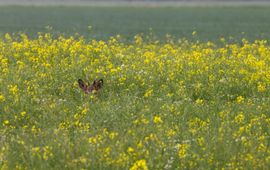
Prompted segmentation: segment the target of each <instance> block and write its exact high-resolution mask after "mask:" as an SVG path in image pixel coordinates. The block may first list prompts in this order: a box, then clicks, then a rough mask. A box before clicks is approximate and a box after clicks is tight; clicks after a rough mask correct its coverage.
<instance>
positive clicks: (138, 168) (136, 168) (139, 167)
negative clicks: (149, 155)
mask: <svg viewBox="0 0 270 170" xmlns="http://www.w3.org/2000/svg"><path fill="white" fill-rule="evenodd" d="M130 170H148V167H147V164H146V161H145V160H144V159H141V160H138V161H136V162H135V163H134V164H133V165H132V167H131V168H130Z"/></svg>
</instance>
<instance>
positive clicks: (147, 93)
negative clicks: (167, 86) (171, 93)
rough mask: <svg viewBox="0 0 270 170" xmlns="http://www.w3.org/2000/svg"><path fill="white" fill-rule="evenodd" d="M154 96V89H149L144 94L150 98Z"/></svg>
mask: <svg viewBox="0 0 270 170" xmlns="http://www.w3.org/2000/svg"><path fill="white" fill-rule="evenodd" d="M152 94H153V89H148V90H147V91H146V92H145V93H144V97H150V96H152Z"/></svg>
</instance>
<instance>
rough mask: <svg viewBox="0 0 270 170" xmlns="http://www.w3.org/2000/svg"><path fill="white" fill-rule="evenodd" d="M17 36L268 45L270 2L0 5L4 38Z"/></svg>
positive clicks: (19, 1)
mask: <svg viewBox="0 0 270 170" xmlns="http://www.w3.org/2000/svg"><path fill="white" fill-rule="evenodd" d="M19 32H23V33H26V34H27V35H29V36H30V37H33V38H34V37H35V36H37V33H38V32H51V33H53V34H54V35H56V36H57V35H60V34H63V35H65V36H71V35H75V34H79V35H82V36H84V37H86V38H87V39H93V38H94V39H104V40H106V39H108V38H109V37H110V36H116V35H118V34H119V35H121V36H122V37H123V38H124V39H126V40H132V39H133V37H134V35H136V34H144V35H149V34H151V35H152V36H154V37H156V38H158V39H160V40H164V39H165V37H166V35H168V34H169V35H171V36H172V37H174V38H176V39H178V38H187V39H191V40H192V39H196V40H200V41H218V40H219V39H220V38H221V37H226V38H229V39H232V40H234V41H241V39H242V38H247V39H250V40H255V39H269V38H270V0H237V1H235V0H226V1H224V0H172V1H165V0H0V36H3V35H4V34H5V33H10V34H17V33H19ZM194 32H196V35H195V36H194V34H193V35H192V33H194Z"/></svg>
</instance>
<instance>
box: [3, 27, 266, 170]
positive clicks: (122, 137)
mask: <svg viewBox="0 0 270 170" xmlns="http://www.w3.org/2000/svg"><path fill="white" fill-rule="evenodd" d="M195 34H196V32H194V35H195ZM100 78H102V79H103V80H104V84H103V87H102V89H101V90H99V91H98V92H97V93H90V94H85V93H84V92H83V91H82V90H81V89H80V88H79V85H78V79H83V80H84V81H89V82H90V83H92V82H93V81H94V80H96V79H100ZM0 84H1V86H0V169H3V170H5V169H44V170H45V169H46V170H47V169H130V170H138V169H143V170H148V169H269V168H270V148H269V144H270V130H269V129H270V115H269V114H270V104H269V103H270V46H269V42H268V41H266V40H255V41H248V40H246V39H242V41H241V42H239V43H233V42H228V41H227V39H226V37H225V38H222V39H220V40H219V42H210V41H208V42H199V41H196V40H186V39H179V40H175V39H172V38H170V37H167V39H166V40H165V41H162V42H160V41H159V40H158V39H154V38H153V39H151V38H149V37H148V38H147V36H143V35H139V34H138V35H136V36H135V37H134V39H133V40H131V41H130V42H126V41H123V40H122V37H121V36H120V35H118V36H115V37H111V38H109V39H108V40H95V39H91V40H86V39H85V38H84V37H80V36H70V37H67V36H58V37H55V36H52V35H51V34H50V33H40V34H39V35H37V36H36V37H35V38H28V36H27V35H26V34H20V35H17V36H14V35H10V34H5V35H4V36H3V37H2V38H1V39H0Z"/></svg>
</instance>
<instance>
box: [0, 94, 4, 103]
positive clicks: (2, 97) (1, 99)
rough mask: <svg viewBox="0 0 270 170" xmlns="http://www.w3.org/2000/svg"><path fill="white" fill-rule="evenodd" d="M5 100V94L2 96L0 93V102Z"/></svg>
mask: <svg viewBox="0 0 270 170" xmlns="http://www.w3.org/2000/svg"><path fill="white" fill-rule="evenodd" d="M3 101H5V96H3V95H2V94H0V102H3Z"/></svg>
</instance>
